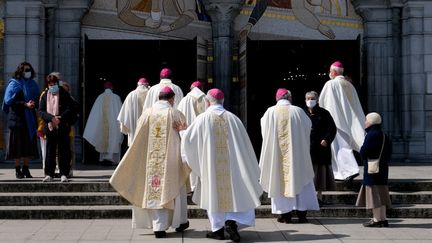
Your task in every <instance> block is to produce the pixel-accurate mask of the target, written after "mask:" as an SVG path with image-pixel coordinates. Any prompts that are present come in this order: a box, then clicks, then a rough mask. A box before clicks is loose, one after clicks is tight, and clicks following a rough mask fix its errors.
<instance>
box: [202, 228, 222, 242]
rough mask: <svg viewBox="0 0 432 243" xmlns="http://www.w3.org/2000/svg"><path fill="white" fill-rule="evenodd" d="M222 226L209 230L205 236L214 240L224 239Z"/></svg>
mask: <svg viewBox="0 0 432 243" xmlns="http://www.w3.org/2000/svg"><path fill="white" fill-rule="evenodd" d="M224 231H225V229H224V227H222V228H220V229H219V230H216V231H215V232H210V233H207V234H206V237H207V238H211V239H215V240H225V235H224Z"/></svg>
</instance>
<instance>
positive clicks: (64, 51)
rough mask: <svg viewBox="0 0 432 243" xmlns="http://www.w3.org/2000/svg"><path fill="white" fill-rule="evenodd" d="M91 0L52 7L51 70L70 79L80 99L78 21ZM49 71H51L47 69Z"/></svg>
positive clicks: (71, 0) (77, 137)
mask: <svg viewBox="0 0 432 243" xmlns="http://www.w3.org/2000/svg"><path fill="white" fill-rule="evenodd" d="M92 2H93V1H92V0H67V1H65V0H63V1H58V5H57V7H56V8H55V26H56V27H55V36H54V48H53V52H54V62H53V67H52V68H53V70H56V71H59V72H60V73H61V74H62V76H63V79H64V80H65V81H67V82H69V84H70V86H71V93H72V96H74V97H75V99H76V100H79V101H82V100H83V97H81V96H80V95H81V92H80V89H81V83H80V80H81V79H80V65H81V60H80V44H81V20H82V18H83V17H84V15H85V14H86V13H87V12H88V10H89V8H90V6H91V3H92ZM50 71H52V70H50ZM75 134H76V135H75V155H76V161H81V160H82V157H83V156H82V138H81V136H80V135H81V134H82V131H81V127H80V126H78V125H76V126H75Z"/></svg>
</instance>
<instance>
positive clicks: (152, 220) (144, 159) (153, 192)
mask: <svg viewBox="0 0 432 243" xmlns="http://www.w3.org/2000/svg"><path fill="white" fill-rule="evenodd" d="M173 102H174V92H173V90H172V89H171V88H169V87H165V88H163V89H162V90H161V92H160V100H159V101H158V102H156V103H155V104H154V105H153V106H152V107H151V108H149V109H146V110H144V111H143V113H142V115H141V117H140V119H139V121H138V126H137V133H136V137H135V139H134V140H133V142H132V144H131V146H130V147H129V149H128V150H127V152H126V154H125V155H124V156H123V158H122V160H121V162H120V164H119V165H118V166H117V168H116V170H115V171H114V173H113V175H112V177H111V179H110V183H111V185H112V186H113V188H114V189H115V190H116V191H117V192H118V193H120V195H122V196H123V197H124V198H125V199H127V200H128V201H129V202H130V203H131V204H132V205H133V206H134V208H133V212H132V213H133V215H132V227H134V228H150V229H153V231H154V234H155V237H156V238H163V237H165V236H166V230H167V229H168V228H169V227H170V226H171V227H173V228H176V231H177V232H180V231H183V230H185V229H186V228H188V227H189V222H188V221H187V202H186V187H185V183H186V180H187V178H188V176H189V172H190V170H189V167H188V166H187V164H185V163H183V161H182V159H181V153H180V135H179V131H180V130H182V129H185V128H186V121H185V118H184V116H183V114H182V113H181V112H180V111H178V110H177V109H174V108H173V107H172V105H173Z"/></svg>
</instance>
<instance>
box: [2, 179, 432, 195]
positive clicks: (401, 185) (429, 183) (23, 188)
mask: <svg viewBox="0 0 432 243" xmlns="http://www.w3.org/2000/svg"><path fill="white" fill-rule="evenodd" d="M360 187H361V181H360V180H355V181H354V182H353V183H352V184H351V185H348V186H347V185H346V184H344V183H342V182H337V183H336V191H356V192H358V191H359V189H360ZM389 189H390V191H432V180H404V179H397V180H390V183H389ZM55 191H58V192H113V191H114V189H113V188H112V187H111V185H110V184H109V182H108V179H92V180H90V179H87V178H84V179H81V178H77V177H74V178H72V179H71V180H70V182H68V183H61V182H59V181H58V180H57V181H55V182H50V183H42V182H41V179H40V178H37V179H35V178H33V179H24V180H3V181H0V192H55Z"/></svg>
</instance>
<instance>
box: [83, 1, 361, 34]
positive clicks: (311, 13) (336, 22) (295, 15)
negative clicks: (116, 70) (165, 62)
mask: <svg viewBox="0 0 432 243" xmlns="http://www.w3.org/2000/svg"><path fill="white" fill-rule="evenodd" d="M210 21H211V19H210V17H209V16H208V15H206V11H205V7H204V5H203V3H202V0H95V1H94V3H93V5H92V8H91V10H90V12H89V13H88V14H87V16H86V17H85V18H84V21H83V28H84V32H85V33H86V34H90V35H92V36H93V37H97V38H104V36H105V37H106V38H114V39H119V38H128V39H131V38H132V39H133V38H138V39H141V38H143V37H142V35H143V33H145V34H144V36H147V37H148V38H153V39H155V38H156V39H173V38H181V39H193V38H195V37H197V36H200V37H201V38H204V39H211V24H210ZM89 28H90V29H91V30H92V31H88V29H89ZM101 28H103V31H102V29H101ZM107 28H108V29H107ZM110 28H111V30H110ZM131 31H132V32H131ZM234 31H235V34H236V37H240V38H245V37H249V38H251V39H267V40H272V39H285V40H290V39H306V40H307V39H315V40H333V39H339V40H344V39H347V40H348V39H351V40H352V39H356V38H357V36H358V35H359V34H360V33H361V32H362V31H363V26H362V22H361V18H360V17H359V16H358V15H357V14H356V13H355V11H354V8H353V6H352V5H351V3H350V1H349V0H246V2H245V5H244V7H243V9H242V11H241V12H240V15H239V16H238V17H237V18H236V20H235V25H234Z"/></svg>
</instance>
